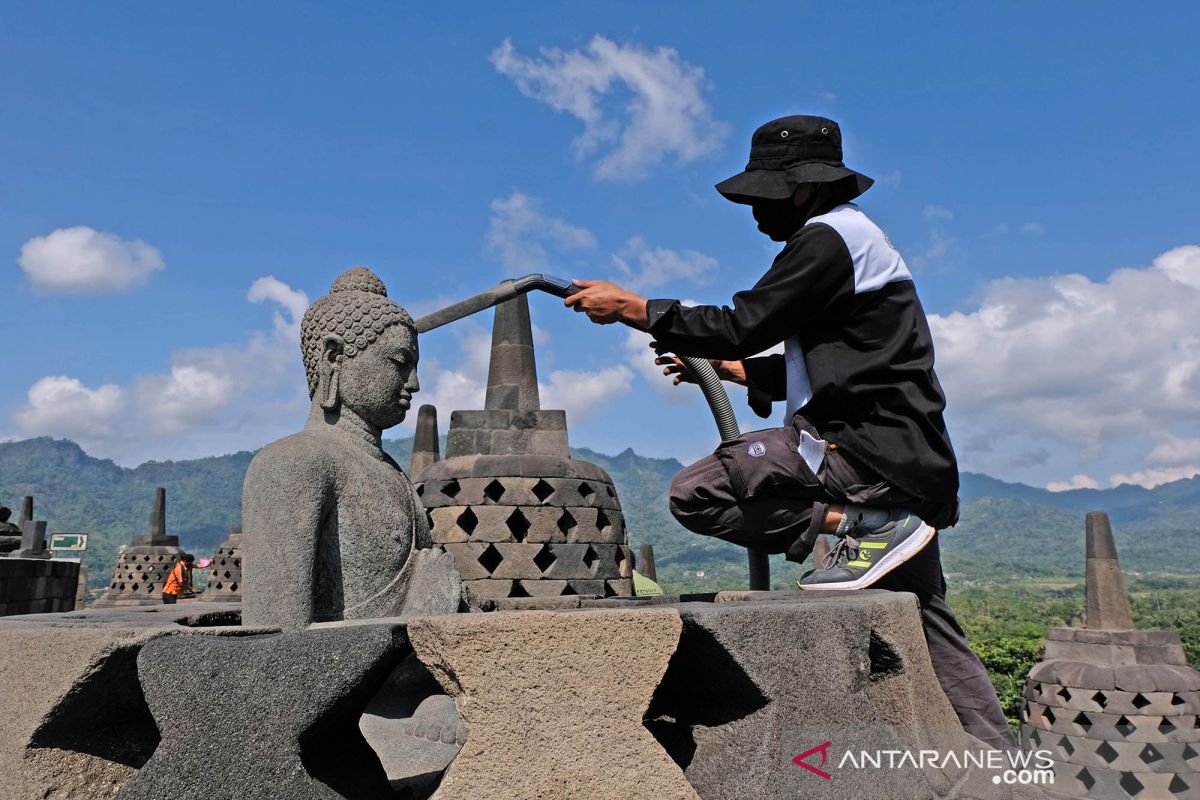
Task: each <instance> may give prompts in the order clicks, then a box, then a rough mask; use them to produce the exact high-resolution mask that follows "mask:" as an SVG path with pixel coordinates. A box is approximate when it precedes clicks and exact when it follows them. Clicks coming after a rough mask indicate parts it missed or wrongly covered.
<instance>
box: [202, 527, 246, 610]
mask: <svg viewBox="0 0 1200 800" xmlns="http://www.w3.org/2000/svg"><path fill="white" fill-rule="evenodd" d="M204 599H205V600H210V601H211V600H216V601H224V602H233V603H240V602H241V601H242V529H241V528H234V529H233V530H231V531H229V538H228V539H226V540H225V541H224V542H221V546H220V547H218V548H217V552H216V553H214V554H213V559H212V564H210V565H209V566H208V588H206V589H205V590H204Z"/></svg>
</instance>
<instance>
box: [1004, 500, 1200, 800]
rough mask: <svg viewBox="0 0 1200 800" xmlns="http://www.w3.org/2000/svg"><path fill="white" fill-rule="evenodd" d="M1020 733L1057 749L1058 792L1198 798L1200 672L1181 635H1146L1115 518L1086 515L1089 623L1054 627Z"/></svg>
mask: <svg viewBox="0 0 1200 800" xmlns="http://www.w3.org/2000/svg"><path fill="white" fill-rule="evenodd" d="M1022 717H1023V719H1022V725H1021V734H1022V739H1023V740H1024V743H1025V745H1026V746H1028V747H1029V748H1030V749H1034V748H1045V749H1048V750H1050V751H1051V752H1052V753H1053V754H1054V759H1055V762H1056V764H1055V769H1054V772H1055V776H1054V786H1053V789H1054V792H1055V794H1056V795H1065V796H1071V797H1090V798H1096V800H1108V798H1120V799H1122V800H1124V799H1125V798H1157V797H1200V673H1197V672H1196V670H1194V669H1192V668H1191V667H1189V666H1188V664H1187V659H1186V658H1185V657H1184V652H1183V647H1182V646H1181V645H1180V641H1179V635H1178V634H1176V633H1175V632H1174V631H1140V630H1137V628H1136V627H1135V626H1134V624H1133V615H1132V614H1131V613H1130V608H1129V598H1128V596H1127V595H1126V594H1125V586H1124V582H1123V580H1122V578H1121V566H1120V563H1119V562H1118V561H1117V550H1116V546H1115V544H1114V543H1113V536H1112V528H1111V527H1110V525H1109V521H1108V516H1107V515H1106V514H1104V513H1103V512H1101V511H1093V512H1090V513H1089V514H1088V515H1087V625H1086V626H1085V627H1082V628H1051V629H1050V630H1049V631H1048V632H1047V634H1046V656H1045V660H1044V661H1043V662H1041V663H1040V664H1038V665H1037V666H1035V667H1034V668H1033V669H1032V670H1030V671H1029V680H1028V681H1027V682H1026V684H1025V708H1024V709H1023V713H1022Z"/></svg>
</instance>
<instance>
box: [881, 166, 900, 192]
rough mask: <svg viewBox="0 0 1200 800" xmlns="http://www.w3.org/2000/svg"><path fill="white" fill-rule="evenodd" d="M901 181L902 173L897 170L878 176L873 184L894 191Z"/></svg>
mask: <svg viewBox="0 0 1200 800" xmlns="http://www.w3.org/2000/svg"><path fill="white" fill-rule="evenodd" d="M903 180H904V173H903V172H901V171H900V170H898V169H894V170H892V171H890V172H885V173H883V174H882V175H880V176H879V177H878V178H876V179H875V182H876V183H878V184H880V185H881V186H887V187H889V188H891V189H895V188H896V187H897V186H899V185H900V184H901V182H903Z"/></svg>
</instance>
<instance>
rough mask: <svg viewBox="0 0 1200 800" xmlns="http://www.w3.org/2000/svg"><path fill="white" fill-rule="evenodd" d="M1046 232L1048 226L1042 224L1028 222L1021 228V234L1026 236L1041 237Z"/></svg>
mask: <svg viewBox="0 0 1200 800" xmlns="http://www.w3.org/2000/svg"><path fill="white" fill-rule="evenodd" d="M1045 232H1046V226H1045V225H1043V224H1042V223H1040V222H1026V223H1025V224H1024V225H1022V226H1021V233H1023V234H1025V235H1026V236H1041V235H1042V234H1043V233H1045Z"/></svg>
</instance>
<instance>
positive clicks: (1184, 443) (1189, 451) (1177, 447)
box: [1146, 435, 1200, 467]
mask: <svg viewBox="0 0 1200 800" xmlns="http://www.w3.org/2000/svg"><path fill="white" fill-rule="evenodd" d="M1146 461H1147V462H1148V463H1150V464H1163V465H1166V466H1172V467H1178V466H1181V465H1183V464H1189V463H1200V438H1179V437H1175V436H1169V435H1168V436H1167V437H1166V438H1165V441H1163V442H1162V443H1161V444H1159V445H1157V446H1156V447H1155V448H1154V449H1153V450H1151V451H1150V455H1148V456H1146Z"/></svg>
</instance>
